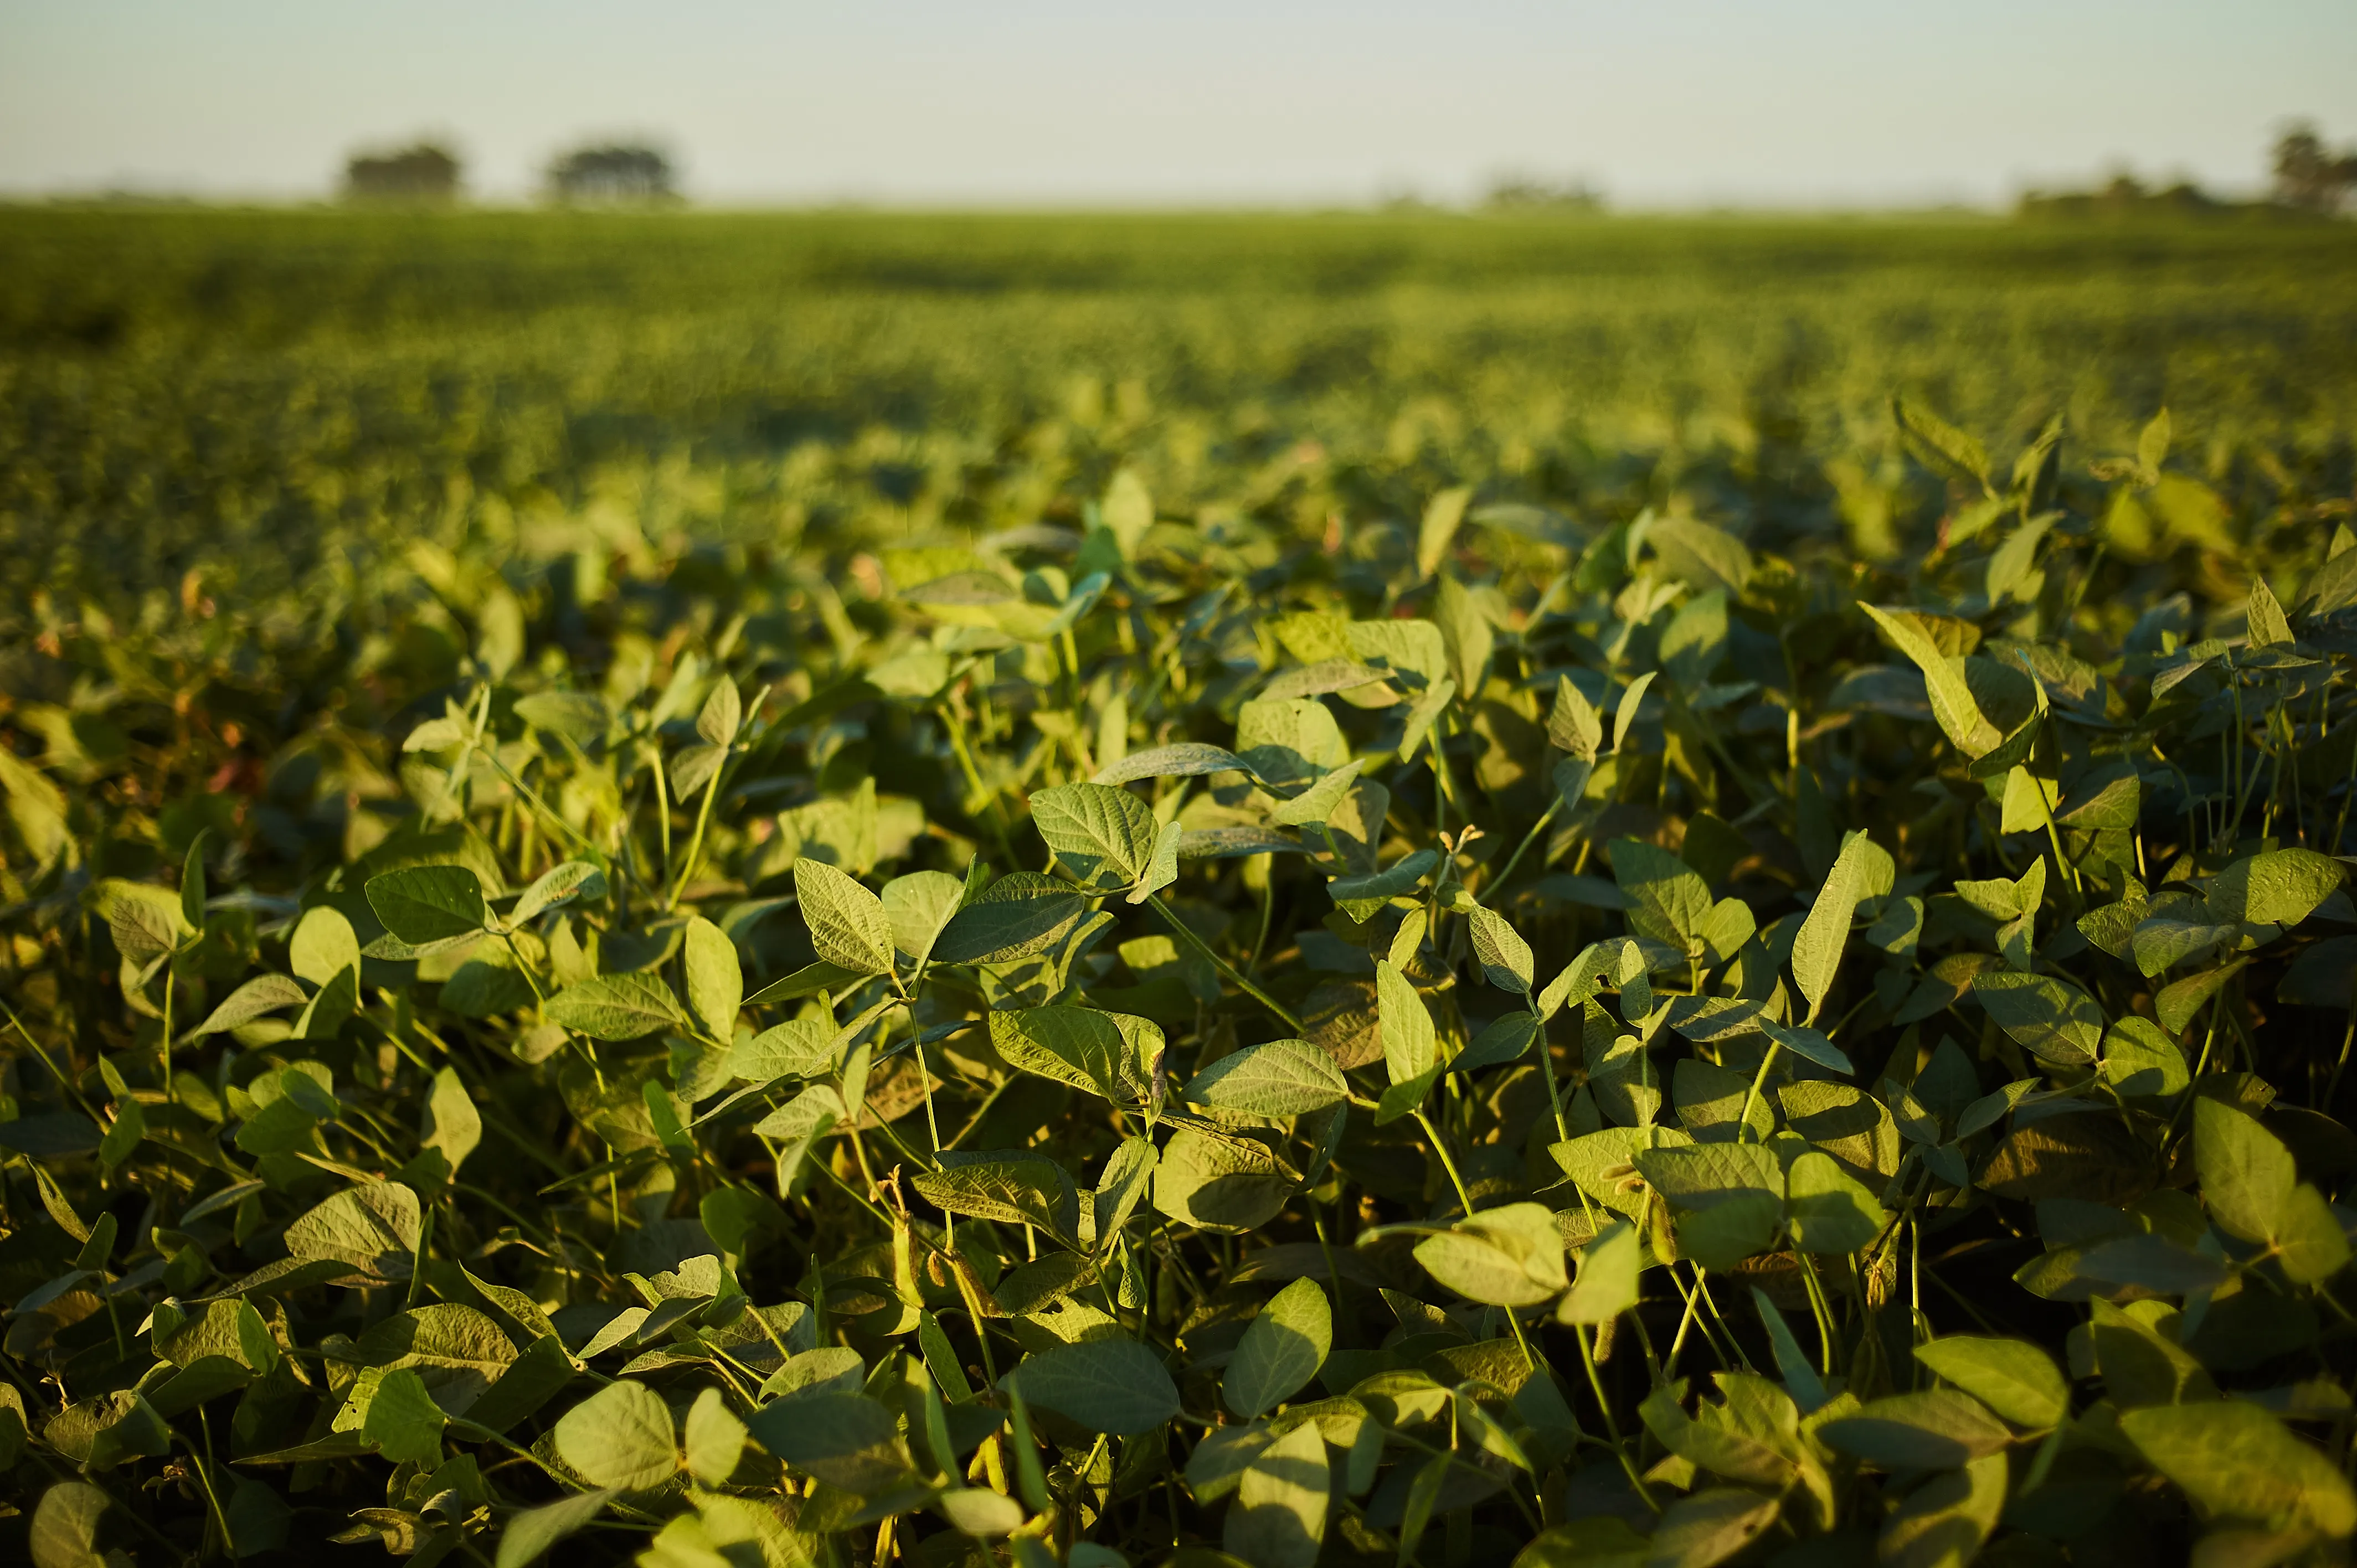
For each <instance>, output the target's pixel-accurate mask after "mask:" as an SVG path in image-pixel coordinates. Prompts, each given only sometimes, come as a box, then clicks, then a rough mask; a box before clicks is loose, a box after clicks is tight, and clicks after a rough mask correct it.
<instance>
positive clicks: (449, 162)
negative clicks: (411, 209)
mask: <svg viewBox="0 0 2357 1568" xmlns="http://www.w3.org/2000/svg"><path fill="white" fill-rule="evenodd" d="M461 172H462V171H461V168H460V166H459V163H458V155H457V154H456V153H454V152H452V151H451V150H450V149H449V148H448V147H446V146H444V145H442V144H441V143H439V142H419V143H417V144H416V145H414V146H407V147H400V148H396V149H395V150H393V151H392V152H386V153H355V154H353V155H352V156H351V158H350V161H348V162H347V163H346V164H345V165H344V197H345V199H347V200H350V201H364V202H405V203H419V204H427V205H438V204H443V203H447V202H452V201H456V200H457V199H458V192H459V187H460V175H461Z"/></svg>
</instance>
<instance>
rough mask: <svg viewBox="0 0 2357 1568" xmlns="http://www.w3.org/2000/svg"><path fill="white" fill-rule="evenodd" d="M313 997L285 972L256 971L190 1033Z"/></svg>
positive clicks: (216, 1031) (223, 1028)
mask: <svg viewBox="0 0 2357 1568" xmlns="http://www.w3.org/2000/svg"><path fill="white" fill-rule="evenodd" d="M347 929H349V928H347ZM310 1000H311V998H310V996H309V995H308V994H307V993H305V991H304V990H303V988H302V987H301V986H299V985H297V984H296V983H294V982H293V981H291V980H289V979H287V978H286V977H285V975H283V974H257V975H255V976H254V977H253V979H252V980H249V981H247V982H246V983H244V984H243V985H241V986H239V987H238V988H237V989H236V990H235V991H232V992H231V993H229V994H228V995H227V996H224V997H222V998H221V1005H220V1006H218V1007H216V1008H214V1009H213V1010H212V1011H211V1012H210V1013H209V1014H207V1015H205V1021H204V1022H203V1023H201V1024H199V1025H198V1026H196V1027H195V1028H193V1029H191V1030H189V1031H188V1033H189V1034H190V1035H192V1036H193V1035H220V1034H225V1033H227V1032H228V1031H230V1030H231V1029H234V1028H236V1027H237V1026H239V1025H241V1024H250V1023H252V1022H253V1020H254V1019H256V1018H259V1017H261V1016H262V1015H264V1014H266V1013H275V1012H277V1011H279V1010H280V1009H281V1008H285V1007H300V1006H302V1005H304V1004H306V1003H307V1002H309V1001H310Z"/></svg>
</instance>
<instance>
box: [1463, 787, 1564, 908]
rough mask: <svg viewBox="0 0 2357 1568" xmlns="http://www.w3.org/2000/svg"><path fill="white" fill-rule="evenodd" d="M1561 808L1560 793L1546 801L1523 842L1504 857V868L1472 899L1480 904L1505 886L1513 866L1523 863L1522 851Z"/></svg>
mask: <svg viewBox="0 0 2357 1568" xmlns="http://www.w3.org/2000/svg"><path fill="white" fill-rule="evenodd" d="M1562 809H1563V797H1562V796H1561V795H1557V796H1556V797H1555V799H1554V800H1550V801H1548V802H1547V809H1546V810H1545V811H1542V812H1540V813H1539V820H1538V821H1537V822H1533V823H1532V824H1531V831H1530V832H1526V833H1524V834H1523V842H1522V843H1518V844H1516V845H1515V846H1514V853H1513V854H1510V855H1508V856H1507V857H1506V869H1505V870H1503V871H1501V872H1500V873H1498V875H1496V876H1495V877H1493V878H1491V882H1490V886H1489V888H1488V889H1487V891H1485V892H1484V893H1483V894H1482V895H1481V897H1480V898H1476V899H1475V900H1474V902H1475V903H1477V904H1480V903H1483V902H1485V901H1487V899H1488V898H1489V897H1490V895H1491V893H1495V892H1496V891H1497V890H1498V889H1500V888H1501V887H1503V886H1506V884H1507V882H1508V881H1509V880H1510V879H1511V878H1512V876H1513V875H1514V867H1516V866H1518V865H1522V864H1523V852H1525V851H1526V850H1528V849H1529V848H1530V847H1531V845H1532V843H1534V842H1535V841H1536V840H1537V838H1538V836H1539V834H1541V833H1543V832H1545V831H1546V825H1547V824H1548V823H1549V822H1553V821H1555V812H1557V811H1561V810H1562Z"/></svg>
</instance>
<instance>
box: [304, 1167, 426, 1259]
mask: <svg viewBox="0 0 2357 1568" xmlns="http://www.w3.org/2000/svg"><path fill="white" fill-rule="evenodd" d="M424 1223H425V1222H424V1218H423V1211H422V1210H421V1209H420V1208H419V1207H418V1203H417V1195H416V1194H415V1193H414V1192H412V1191H411V1190H410V1189H409V1188H408V1187H404V1186H403V1185H402V1184H401V1183H399V1182H392V1181H381V1182H370V1183H367V1184H366V1185H364V1186H361V1187H350V1188H347V1189H346V1190H344V1191H342V1192H339V1193H338V1194H336V1195H335V1196H334V1197H330V1198H328V1200H327V1201H326V1202H324V1203H321V1204H319V1205H318V1206H317V1208H312V1209H310V1210H309V1211H308V1212H307V1213H305V1214H303V1215H301V1216H300V1217H298V1218H297V1219H296V1220H295V1221H294V1222H293V1223H292V1224H290V1225H288V1226H287V1227H286V1230H285V1233H284V1235H283V1237H282V1240H285V1243H286V1252H287V1255H288V1256H289V1257H291V1258H296V1259H302V1260H306V1261H309V1260H315V1259H316V1260H319V1261H322V1262H341V1263H345V1264H348V1265H350V1267H351V1268H352V1269H353V1270H354V1271H355V1272H357V1273H364V1274H374V1275H377V1276H379V1277H381V1278H399V1277H402V1276H404V1275H406V1274H407V1273H409V1264H410V1260H411V1257H412V1256H413V1254H414V1253H415V1251H417V1237H418V1233H419V1231H420V1230H421V1229H422V1228H423V1226H424Z"/></svg>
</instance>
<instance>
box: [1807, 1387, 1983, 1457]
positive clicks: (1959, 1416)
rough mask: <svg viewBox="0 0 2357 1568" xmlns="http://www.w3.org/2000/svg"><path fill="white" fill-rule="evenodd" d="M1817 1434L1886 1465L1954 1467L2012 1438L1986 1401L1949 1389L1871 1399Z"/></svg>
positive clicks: (1853, 1453)
mask: <svg viewBox="0 0 2357 1568" xmlns="http://www.w3.org/2000/svg"><path fill="white" fill-rule="evenodd" d="M1817 1435H1818V1436H1819V1437H1821V1438H1823V1439H1824V1441H1825V1442H1826V1443H1827V1444H1831V1445H1832V1446H1833V1447H1835V1448H1837V1449H1839V1450H1840V1451H1841V1452H1842V1453H1844V1454H1847V1455H1852V1456H1854V1457H1856V1458H1859V1459H1863V1460H1865V1461H1867V1463H1868V1464H1871V1465H1878V1466H1882V1467H1883V1468H1884V1469H1886V1470H1952V1469H1955V1468H1957V1467H1959V1466H1964V1465H1969V1464H1971V1463H1972V1462H1973V1461H1974V1460H1975V1459H1978V1458H1981V1457H1983V1456H1985V1455H1990V1454H1996V1453H1999V1452H2001V1451H2003V1449H2004V1448H2005V1447H2006V1445H2007V1444H2009V1443H2011V1442H2012V1441H2013V1434H2012V1433H2011V1432H2010V1431H2008V1430H2007V1428H2006V1426H2005V1424H2004V1423H2002V1422H2000V1421H1998V1420H1997V1419H1996V1417H1995V1416H1993V1415H1991V1414H1990V1413H1989V1412H1988V1409H1987V1407H1986V1406H1985V1405H1983V1404H1982V1403H1981V1402H1980V1401H1978V1400H1976V1399H1974V1398H1973V1397H1971V1396H1970V1395H1969V1394H1963V1393H1958V1392H1957V1391H1954V1390H1953V1389H1927V1390H1925V1391H1922V1392H1920V1393H1911V1394H1892V1395H1890V1396H1889V1397H1888V1398H1885V1399H1878V1400H1873V1401H1870V1402H1867V1404H1865V1405H1863V1406H1861V1407H1860V1408H1859V1410H1858V1412H1857V1414H1855V1415H1847V1416H1844V1417H1842V1418H1841V1419H1839V1420H1837V1421H1829V1422H1826V1423H1824V1424H1823V1425H1821V1426H1819V1427H1818V1428H1817Z"/></svg>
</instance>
